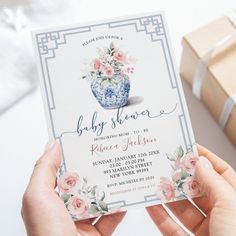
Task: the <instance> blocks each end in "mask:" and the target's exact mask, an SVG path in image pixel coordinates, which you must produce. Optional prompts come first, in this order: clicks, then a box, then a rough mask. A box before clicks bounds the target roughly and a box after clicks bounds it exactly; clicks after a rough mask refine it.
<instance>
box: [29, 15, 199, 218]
mask: <svg viewBox="0 0 236 236" xmlns="http://www.w3.org/2000/svg"><path fill="white" fill-rule="evenodd" d="M33 42H34V47H35V52H36V58H37V64H38V71H39V75H40V81H41V88H42V93H43V98H44V102H45V111H46V114H47V120H48V126H49V131H50V135H51V136H52V137H54V138H55V139H57V140H59V142H60V144H61V148H62V154H63V162H62V165H61V168H60V170H59V173H58V189H59V193H60V196H61V198H62V200H63V201H64V203H65V206H66V207H67V209H68V211H69V212H70V214H71V216H72V217H73V219H74V220H80V219H86V218H90V217H96V216H100V215H103V214H109V213H114V212H118V211H124V210H128V209H131V208H135V207H140V206H143V207H144V206H150V205H155V204H159V203H162V202H169V201H176V200H181V199H184V198H188V197H195V196H199V194H200V192H199V187H198V183H197V182H196V180H195V179H194V167H195V164H196V162H197V160H198V154H197V151H196V146H195V141H194V136H193V132H192V127H191V124H190V119H189V114H188V110H187V107H186V102H185V98H184V94H183V90H182V86H181V81H180V79H179V76H178V74H177V73H176V69H175V63H174V59H173V53H172V49H171V46H170V40H169V35H168V32H167V27H166V21H165V18H164V16H163V13H160V12H155V13H148V14H140V15H134V16H129V17H121V18H113V19H109V20H104V21H98V22H90V23H86V24H78V25H73V26H63V27H55V28H53V29H43V30H38V31H35V32H33Z"/></svg>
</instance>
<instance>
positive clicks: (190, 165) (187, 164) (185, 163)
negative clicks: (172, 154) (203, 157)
mask: <svg viewBox="0 0 236 236" xmlns="http://www.w3.org/2000/svg"><path fill="white" fill-rule="evenodd" d="M197 162H198V157H196V156H194V155H193V154H192V153H188V154H187V155H186V156H184V157H183V158H182V168H183V169H184V170H185V171H186V172H187V173H189V174H191V175H193V174H194V172H195V166H196V164H197Z"/></svg>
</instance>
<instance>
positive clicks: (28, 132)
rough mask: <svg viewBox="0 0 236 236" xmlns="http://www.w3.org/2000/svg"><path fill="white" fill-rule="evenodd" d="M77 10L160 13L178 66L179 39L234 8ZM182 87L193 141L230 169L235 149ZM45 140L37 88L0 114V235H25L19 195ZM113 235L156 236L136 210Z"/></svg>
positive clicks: (153, 4) (167, 3)
mask: <svg viewBox="0 0 236 236" xmlns="http://www.w3.org/2000/svg"><path fill="white" fill-rule="evenodd" d="M0 1H3V0H0ZM8 1H9V0H8ZM15 1H16V0H15ZM80 6H81V7H80V10H79V12H78V15H79V18H80V20H81V21H88V20H96V19H103V18H106V17H114V16H122V15H129V14H132V13H142V12H148V11H156V10H164V11H165V13H166V17H167V21H168V25H169V30H170V36H171V40H172V44H173V48H174V53H175V56H176V58H177V63H178V64H179V62H180V56H181V50H182V47H181V37H182V36H183V35H184V34H186V33H188V32H190V31H192V30H194V29H196V28H197V27H199V26H202V25H204V24H207V23H208V22H209V21H211V20H213V19H215V18H217V17H219V16H221V15H223V14H225V13H226V12H228V11H229V10H232V9H236V2H235V0H208V1H205V0H198V1H193V0H179V1H174V0H172V1H171V0H162V1H160V0H159V1H158V0H145V1H134V0H119V1H112V0H100V1H92V0H81V1H80ZM184 89H185V94H186V97H187V103H188V105H189V110H190V116H191V119H192V124H193V129H194V133H195V137H196V140H197V142H198V143H201V144H203V145H205V146H207V147H208V148H210V149H212V150H214V152H215V153H217V154H218V155H219V156H221V157H222V158H224V159H225V160H226V161H228V162H229V163H230V164H231V165H232V166H233V167H234V168H235V169H236V150H235V148H234V147H233V146H232V144H231V143H230V142H229V141H228V139H227V138H226V137H225V135H224V133H223V132H222V131H221V130H220V128H219V127H218V125H217V124H216V123H215V121H214V120H213V119H212V117H211V116H210V114H209V113H208V111H207V110H206V109H205V108H204V106H203V105H202V104H201V103H200V102H199V101H198V100H196V99H195V98H194V97H193V96H192V94H191V91H190V89H189V87H188V85H186V84H185V83H184ZM47 139H48V135H47V128H46V122H45V117H44V110H43V103H42V99H41V95H40V91H39V90H37V91H35V92H34V93H32V94H31V95H29V96H28V97H26V98H25V99H24V100H22V101H20V102H19V103H18V104H17V105H16V106H14V107H13V108H12V109H10V110H8V111H7V112H6V113H4V114H3V115H1V116H0V158H1V171H0V179H1V197H0V209H1V210H0V226H1V235H4V236H15V235H17V236H18V235H25V231H24V226H23V223H22V220H21V216H20V208H21V197H22V194H23V192H24V189H25V187H26V185H27V182H28V179H29V177H30V174H31V171H32V168H33V165H34V163H35V161H36V159H37V158H38V157H39V156H40V155H41V153H42V150H43V148H44V145H45V143H46V141H47ZM114 235H116V236H120V235H122V236H126V235H129V236H130V235H131V236H132V235H137V236H139V235H149V236H152V235H160V234H159V233H158V231H157V229H156V228H155V226H154V225H153V223H152V222H151V220H150V219H149V218H148V216H147V213H146V212H145V210H143V209H137V210H132V211H130V212H128V214H127V215H126V217H125V219H124V221H123V222H122V223H121V224H120V225H119V227H118V228H117V230H116V232H115V233H114Z"/></svg>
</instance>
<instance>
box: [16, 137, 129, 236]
mask: <svg viewBox="0 0 236 236" xmlns="http://www.w3.org/2000/svg"><path fill="white" fill-rule="evenodd" d="M60 163H61V149H60V145H59V144H58V143H57V142H55V141H51V142H49V143H48V145H47V146H46V149H45V152H44V154H43V156H42V157H41V158H40V159H39V160H38V161H37V163H36V165H35V167H34V171H33V174H32V176H31V179H30V182H29V185H28V187H27V189H26V191H25V193H24V196H23V201H22V210H21V212H22V218H23V220H24V223H25V227H26V230H27V234H28V236H78V235H83V236H84V235H86V236H101V235H103V236H108V235H111V234H112V233H113V231H114V230H115V228H116V227H117V225H118V224H119V223H120V222H121V220H122V219H123V217H124V215H125V213H124V212H122V213H116V214H111V215H106V216H102V217H101V218H100V219H99V220H98V221H97V222H96V223H95V224H93V221H94V219H88V220H82V221H77V222H73V221H72V219H71V216H70V215H69V213H68V211H67V209H66V207H65V206H64V203H63V201H62V200H61V199H60V197H59V195H58V193H57V192H56V191H55V190H54V189H55V187H56V173H57V170H58V168H59V166H60Z"/></svg>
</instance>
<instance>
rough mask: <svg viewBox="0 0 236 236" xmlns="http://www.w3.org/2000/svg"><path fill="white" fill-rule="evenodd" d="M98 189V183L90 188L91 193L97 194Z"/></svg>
mask: <svg viewBox="0 0 236 236" xmlns="http://www.w3.org/2000/svg"><path fill="white" fill-rule="evenodd" d="M96 189H97V185H95V186H93V187H92V188H91V189H90V190H89V192H90V193H91V195H93V196H95V193H96Z"/></svg>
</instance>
